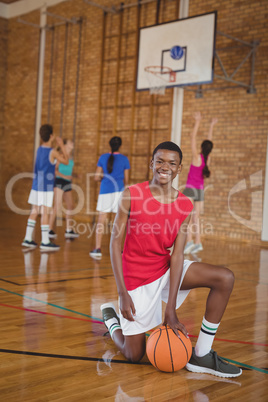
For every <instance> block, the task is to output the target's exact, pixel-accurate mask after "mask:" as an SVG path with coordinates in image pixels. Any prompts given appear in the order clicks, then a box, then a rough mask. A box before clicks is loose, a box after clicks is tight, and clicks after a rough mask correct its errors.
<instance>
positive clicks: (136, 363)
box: [0, 349, 268, 374]
mask: <svg viewBox="0 0 268 402" xmlns="http://www.w3.org/2000/svg"><path fill="white" fill-rule="evenodd" d="M1 352H2V353H10V354H17V355H26V356H36V357H52V358H56V359H68V360H84V361H94V362H98V361H101V362H104V363H106V362H107V363H120V364H132V365H133V364H134V365H142V366H151V363H149V362H131V361H128V360H119V359H103V358H99V357H86V356H71V355H58V354H52V353H41V352H27V351H24V350H13V349H0V353H1ZM224 360H227V361H229V362H231V363H235V364H237V365H239V366H242V367H245V368H246V369H250V370H255V371H259V372H260V373H264V374H268V370H265V369H260V368H257V367H254V366H250V365H248V364H244V363H240V362H237V361H235V360H230V359H225V358H224Z"/></svg>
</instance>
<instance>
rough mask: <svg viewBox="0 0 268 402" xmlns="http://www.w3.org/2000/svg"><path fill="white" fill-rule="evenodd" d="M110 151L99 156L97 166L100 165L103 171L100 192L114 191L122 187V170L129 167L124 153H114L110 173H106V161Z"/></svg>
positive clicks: (120, 189) (121, 189)
mask: <svg viewBox="0 0 268 402" xmlns="http://www.w3.org/2000/svg"><path fill="white" fill-rule="evenodd" d="M110 155H111V154H110V153H107V154H103V155H101V156H100V158H99V160H98V163H97V166H99V167H101V168H102V170H103V173H104V176H103V179H102V181H101V186H100V194H107V193H115V192H116V191H123V189H124V171H125V170H128V169H130V164H129V160H128V158H127V157H126V156H125V155H122V154H119V153H115V154H113V155H114V164H113V171H112V173H108V170H107V162H108V159H109V157H110Z"/></svg>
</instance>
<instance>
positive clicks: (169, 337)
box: [146, 325, 192, 373]
mask: <svg viewBox="0 0 268 402" xmlns="http://www.w3.org/2000/svg"><path fill="white" fill-rule="evenodd" d="M179 333H180V338H179V337H178V336H177V335H176V334H175V333H174V331H173V330H172V329H171V328H170V327H169V326H165V325H162V326H161V327H159V328H157V329H156V330H154V331H153V332H152V334H151V335H150V336H149V338H148V341H147V344H146V352H147V356H148V359H149V360H150V362H151V363H152V365H153V366H154V367H155V368H157V369H158V370H160V371H165V372H168V373H172V372H174V371H178V370H180V369H182V368H183V367H184V366H185V365H186V363H188V361H189V360H190V357H191V355H192V343H191V341H190V339H188V338H186V336H185V335H184V334H183V333H182V332H181V331H179Z"/></svg>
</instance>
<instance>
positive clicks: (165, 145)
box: [152, 141, 182, 162]
mask: <svg viewBox="0 0 268 402" xmlns="http://www.w3.org/2000/svg"><path fill="white" fill-rule="evenodd" d="M159 149H167V150H169V151H175V152H178V154H179V155H180V160H181V162H182V152H181V149H180V147H179V146H178V145H177V144H175V142H172V141H165V142H161V144H159V145H157V147H156V148H155V149H154V152H153V156H152V159H154V156H155V154H156V152H157V151H158V150H159Z"/></svg>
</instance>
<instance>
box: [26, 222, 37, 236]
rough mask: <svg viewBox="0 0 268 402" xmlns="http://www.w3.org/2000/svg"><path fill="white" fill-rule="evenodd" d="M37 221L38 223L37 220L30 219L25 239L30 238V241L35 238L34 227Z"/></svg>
mask: <svg viewBox="0 0 268 402" xmlns="http://www.w3.org/2000/svg"><path fill="white" fill-rule="evenodd" d="M35 223H36V221H33V220H32V219H28V221H27V227H26V234H25V240H28V241H32V240H33V231H34V228H35Z"/></svg>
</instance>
